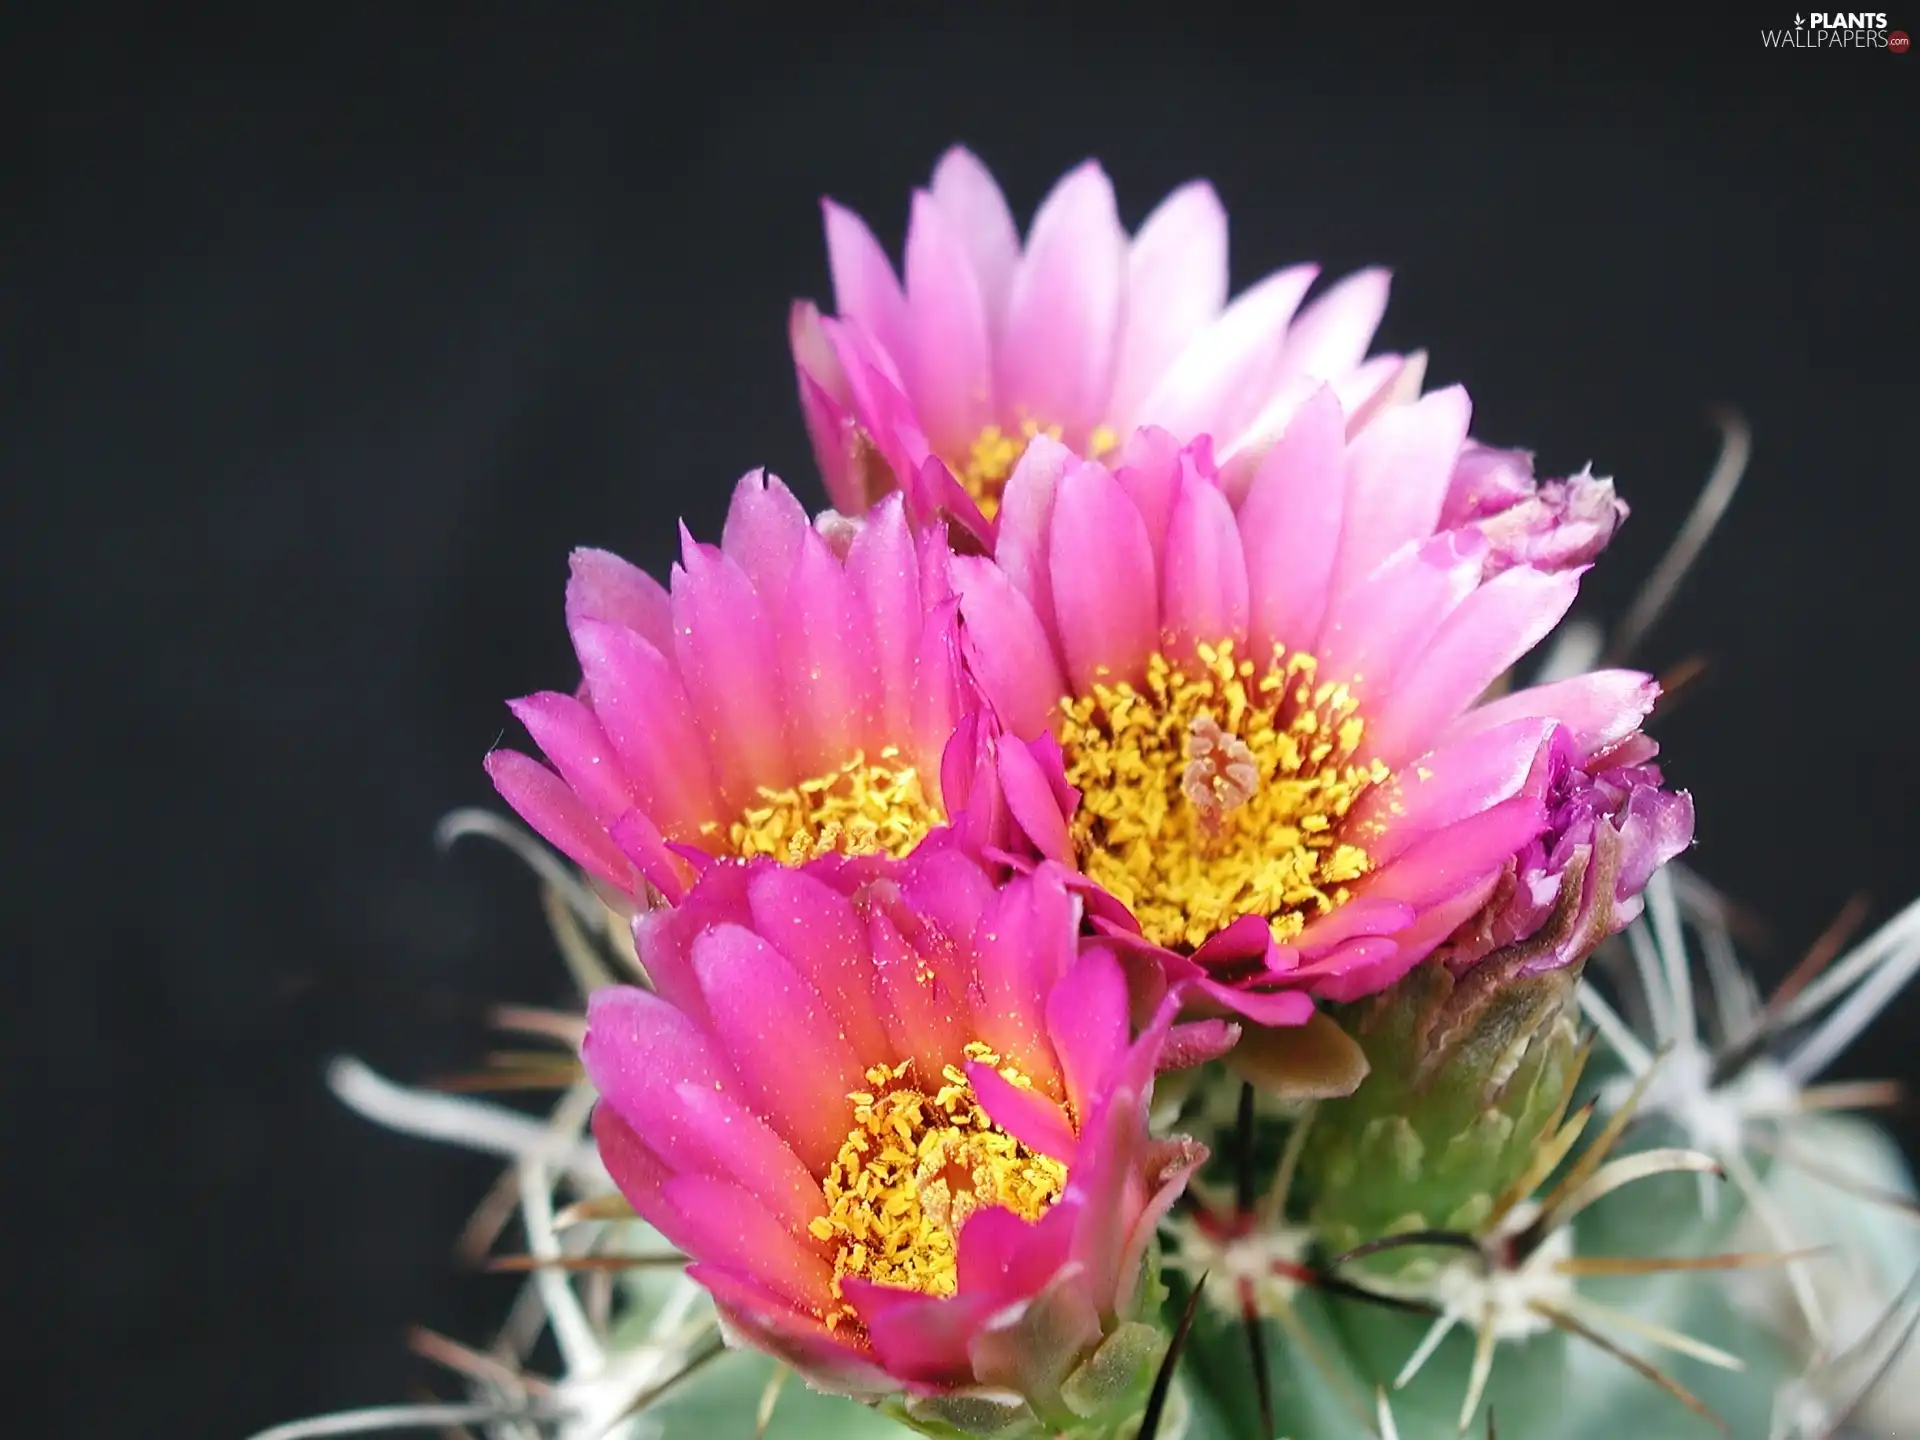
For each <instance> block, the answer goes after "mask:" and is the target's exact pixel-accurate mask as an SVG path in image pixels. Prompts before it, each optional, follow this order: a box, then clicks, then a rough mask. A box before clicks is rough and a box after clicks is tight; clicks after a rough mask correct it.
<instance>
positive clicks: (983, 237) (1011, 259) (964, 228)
mask: <svg viewBox="0 0 1920 1440" xmlns="http://www.w3.org/2000/svg"><path fill="white" fill-rule="evenodd" d="M932 188H933V198H934V201H935V203H937V204H938V205H939V207H940V213H941V214H942V215H943V216H944V217H945V219H946V222H947V225H948V227H949V228H950V229H951V231H952V232H953V234H954V235H955V236H956V237H957V238H958V240H959V242H960V244H961V246H962V247H963V248H964V249H965V250H966V253H967V258H968V260H969V261H971V262H972V265H973V274H974V280H975V282H976V283H977V284H978V286H979V288H980V306H981V309H982V311H983V312H984V313H985V315H986V319H987V335H988V338H989V339H992V338H994V337H997V336H998V335H999V333H1000V330H1001V327H1002V326H1003V325H1004V323H1005V320H1006V313H1007V301H1008V298H1009V297H1010V296H1011V294H1012V292H1013V275H1014V271H1015V269H1016V268H1017V267H1018V266H1019V264H1020V232H1019V230H1018V229H1016V228H1015V226H1014V223H1013V212H1012V211H1011V210H1009V209H1008V208H1007V197H1006V196H1004V195H1002V194H1001V193H1000V187H999V186H998V185H997V184H995V183H994V179H993V176H992V174H991V173H990V172H989V171H988V170H987V167H986V166H985V165H983V164H982V163H981V162H980V159H979V157H978V156H976V155H974V154H973V152H972V151H970V150H968V149H966V148H965V147H963V146H959V145H955V146H954V147H953V148H952V149H950V150H948V151H947V153H946V154H944V155H942V156H941V157H940V163H939V164H937V165H935V166H934V167H933V187H932ZM909 263H911V262H909Z"/></svg>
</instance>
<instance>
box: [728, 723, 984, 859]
mask: <svg viewBox="0 0 1920 1440" xmlns="http://www.w3.org/2000/svg"><path fill="white" fill-rule="evenodd" d="M900 758H901V757H900V750H899V747H897V746H894V745H889V746H887V747H886V748H885V749H883V750H882V751H881V752H880V758H879V759H878V760H876V761H872V762H869V761H868V760H867V757H866V755H865V753H864V752H861V751H857V750H856V751H855V752H854V755H853V758H852V759H851V760H849V761H847V763H846V764H844V765H842V766H841V767H840V768H839V769H838V770H831V771H829V772H827V773H826V774H825V775H821V776H818V777H816V778H815V779H812V780H802V781H801V782H800V783H799V784H798V785H795V786H793V787H792V788H791V789H787V790H770V789H767V788H766V787H764V786H763V787H761V790H760V801H759V803H758V804H757V805H752V806H749V807H748V808H747V810H746V811H744V812H743V813H742V814H741V816H740V818H739V819H738V820H736V821H734V822H733V824H732V825H731V826H730V827H729V828H728V830H727V844H728V845H729V846H730V847H731V849H732V850H733V852H734V854H736V855H738V856H739V857H740V858H741V859H742V860H750V859H752V858H753V857H754V856H755V855H771V856H773V858H774V859H776V860H779V861H782V862H783V863H785V864H788V865H799V864H803V863H805V862H806V861H808V860H817V859H819V858H820V857H821V856H822V855H875V854H883V853H884V854H887V855H891V856H893V857H895V858H896V859H900V858H903V857H905V856H906V855H907V854H908V853H909V852H910V851H911V850H912V849H913V847H914V846H916V845H918V844H919V843H920V841H921V840H922V839H924V838H925V836H926V833H927V832H928V831H929V830H931V829H933V828H934V826H936V825H940V824H943V823H944V822H945V820H946V817H945V815H943V814H942V813H941V810H940V806H939V804H938V803H937V802H936V801H934V800H933V799H931V798H929V797H928V795H927V793H926V790H925V789H924V787H923V786H922V785H921V783H920V772H919V771H918V770H916V769H915V768H914V767H913V766H911V765H903V764H901V763H900ZM718 829H719V826H718V825H717V824H715V825H711V826H709V827H708V833H709V834H711V833H713V832H716V831H717V830H718Z"/></svg>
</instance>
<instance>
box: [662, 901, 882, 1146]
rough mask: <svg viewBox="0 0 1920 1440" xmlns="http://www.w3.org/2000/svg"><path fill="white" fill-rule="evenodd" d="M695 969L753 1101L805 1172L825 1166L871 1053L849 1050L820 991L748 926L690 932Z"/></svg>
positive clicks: (723, 1040)
mask: <svg viewBox="0 0 1920 1440" xmlns="http://www.w3.org/2000/svg"><path fill="white" fill-rule="evenodd" d="M693 969H694V973H695V974H696V975H697V976H698V977H699V980H700V993H701V995H702V996H703V997H704V998H705V1000H706V1003H707V1008H708V1010H709V1011H710V1012H711V1013H712V1017H713V1028H714V1033H715V1035H716V1036H717V1037H718V1039H719V1041H720V1044H721V1046H722V1047H723V1048H724V1049H725V1051H726V1054H727V1058H728V1059H729V1060H731V1061H732V1062H733V1067H734V1069H735V1070H736V1071H737V1072H738V1073H739V1076H740V1080H741V1083H742V1084H743V1085H744V1086H745V1087H746V1089H747V1093H748V1094H749V1095H751V1096H752V1097H753V1100H754V1108H755V1109H756V1110H758V1111H759V1112H760V1113H761V1114H762V1115H764V1116H766V1118H767V1120H768V1121H769V1122H770V1123H771V1124H772V1125H773V1127H774V1129H775V1130H777V1131H778V1132H779V1133H780V1135H781V1136H782V1137H783V1138H784V1139H785V1140H786V1142H787V1143H788V1144H789V1145H791V1146H792V1147H793V1149H794V1153H795V1154H797V1155H799V1157H800V1159H801V1162H802V1163H803V1164H804V1165H806V1167H807V1168H808V1169H809V1170H810V1171H812V1172H813V1173H814V1174H816V1175H821V1174H824V1173H826V1168H827V1166H828V1164H829V1163H831V1161H832V1160H833V1157H834V1155H835V1154H836V1153H838V1151H839V1149H840V1146H841V1145H842V1143H844V1142H845V1140H846V1138H847V1130H848V1128H849V1126H850V1125H851V1124H852V1118H851V1107H850V1106H849V1104H848V1101H847V1096H848V1095H850V1094H851V1093H852V1092H854V1091H855V1090H858V1089H859V1088H861V1079H862V1075H863V1072H864V1071H865V1068H866V1066H867V1065H869V1064H872V1063H873V1060H872V1059H871V1058H867V1059H865V1060H864V1061H863V1058H862V1057H860V1056H858V1055H856V1054H854V1052H853V1048H852V1047H851V1046H850V1045H849V1044H848V1043H847V1040H846V1037H845V1036H843V1035H842V1034H841V1033H840V1027H839V1025H838V1023H837V1022H836V1021H835V1020H834V1018H833V1012H832V1011H831V1010H830V1009H829V1008H828V1007H827V1004H826V1002H825V1001H823V1000H822V999H821V998H820V992H819V991H817V990H815V989H814V988H813V986H811V985H809V984H808V983H807V981H806V980H805V979H804V978H803V977H802V976H801V974H800V972H799V971H798V970H796V969H794V967H793V964H792V963H791V962H790V961H789V960H787V958H786V957H785V956H783V955H781V954H780V953H779V952H778V951H776V950H775V949H774V948H773V947H772V946H770V945H768V944H767V943H766V941H764V940H762V939H761V938H760V937H759V936H757V935H755V934H754V933H753V932H752V931H750V930H747V929H744V928H742V927H741V926H738V925H721V926H717V927H716V928H714V929H712V930H709V931H707V932H706V933H705V934H703V935H700V936H698V937H697V938H696V939H695V940H694V942H693Z"/></svg>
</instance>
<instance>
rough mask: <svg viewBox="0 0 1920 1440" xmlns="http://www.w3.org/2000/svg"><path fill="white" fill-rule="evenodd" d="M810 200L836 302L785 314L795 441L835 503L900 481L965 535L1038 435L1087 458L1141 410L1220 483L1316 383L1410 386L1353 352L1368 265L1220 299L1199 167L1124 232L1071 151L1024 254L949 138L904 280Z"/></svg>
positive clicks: (1368, 391)
mask: <svg viewBox="0 0 1920 1440" xmlns="http://www.w3.org/2000/svg"><path fill="white" fill-rule="evenodd" d="M825 209H826V230H827V250H828V255H829V259H830V261H831V266H832V272H833V288H834V297H835V304H836V306H837V308H838V311H839V315H838V317H837V318H824V317H822V316H821V314H820V313H819V311H818V310H817V309H816V308H815V307H814V306H813V305H812V304H810V303H807V302H801V303H799V304H797V305H796V306H795V307H794V310H793V315H792V321H791V327H790V328H791V340H792V345H793V354H794V362H795V365H796V367H797V369H798V373H799V382H800V397H801V405H802V409H803V410H804V412H805V415H806V419H807V426H808V429H809V431H810V433H811V435H812V437H813V443H814V449H815V453H816V454H817V456H818V458H819V462H820V467H821V472H822V474H823V475H824V476H825V479H826V484H827V492H828V494H829V496H830V497H831V499H832V501H833V503H834V505H835V506H837V507H838V508H839V509H840V510H842V511H844V512H845V513H847V514H857V513H858V512H860V511H862V510H864V509H865V508H866V507H867V506H868V505H870V504H872V503H873V501H874V500H875V499H877V498H878V497H879V496H880V495H881V494H884V493H886V492H887V491H888V490H890V489H893V488H895V486H899V487H901V488H904V489H905V490H906V491H907V494H908V503H909V512H910V514H911V515H913V517H914V518H916V519H917V520H926V519H930V518H932V517H935V516H946V517H948V518H949V519H950V520H951V521H952V523H953V524H954V525H956V526H957V527H958V529H959V530H960V531H961V532H966V533H971V534H972V535H973V536H974V537H976V538H977V539H978V540H979V541H981V542H983V543H984V542H985V541H986V539H987V538H988V536H989V535H990V533H991V528H992V521H993V519H994V518H995V516H996V515H997V513H998V511H999V507H1000V497H1001V492H1002V488H1003V486H1004V485H1005V482H1006V480H1007V477H1008V476H1009V475H1010V474H1011V473H1012V472H1013V469H1014V465H1015V463H1016V462H1017V461H1018V460H1019V458H1020V455H1021V453H1022V452H1023V450H1024V449H1025V447H1026V445H1027V444H1028V442H1029V441H1030V440H1031V439H1033V437H1035V436H1036V435H1047V436H1050V437H1052V438H1054V439H1056V440H1058V441H1060V442H1061V443H1063V444H1065V445H1066V446H1067V447H1068V448H1069V449H1071V450H1073V451H1074V452H1075V453H1077V454H1080V455H1083V456H1086V457H1088V458H1090V459H1099V458H1102V457H1104V456H1107V455H1109V454H1111V453H1112V451H1113V450H1114V448H1115V447H1116V446H1117V445H1118V443H1119V441H1120V439H1121V437H1123V436H1126V435H1129V434H1131V433H1132V432H1133V430H1134V429H1135V428H1136V427H1138V426H1140V425H1156V426H1159V427H1161V428H1163V429H1166V430H1169V431H1171V432H1172V433H1174V434H1176V435H1182V436H1194V435H1202V434H1205V435H1211V436H1213V437H1214V440H1215V442H1216V449H1217V450H1218V452H1219V455H1220V457H1221V466H1222V472H1223V475H1224V477H1225V481H1226V483H1227V485H1228V487H1229V488H1230V489H1231V488H1233V487H1234V486H1236V485H1237V484H1239V483H1240V482H1242V481H1244V479H1245V478H1247V477H1248V476H1249V475H1250V474H1251V472H1252V468H1253V466H1254V465H1255V464H1257V463H1258V460H1259V456H1260V455H1261V454H1262V453H1263V452H1264V451H1265V449H1266V448H1267V446H1269V445H1270V444H1271V443H1272V442H1273V440H1274V439H1276V438H1277V437H1278V436H1279V434H1280V432H1281V430H1282V429H1283V428H1284V427H1285V424H1286V421H1287V418H1288V416H1290V415H1291V414H1292V412H1293V410H1294V409H1295V408H1296V407H1297V406H1298V405H1299V403H1300V402H1301V401H1302V400H1304V399H1305V398H1306V397H1307V396H1308V395H1309V394H1311V393H1312V392H1313V390H1314V389H1315V388H1317V387H1318V385H1319V384H1320V383H1321V382H1323V381H1325V382H1329V383H1331V384H1333V386H1334V387H1335V389H1336V391H1337V392H1338V394H1339V395H1340V397H1341V399H1342V401H1343V402H1344V403H1345V406H1346V409H1347V412H1348V414H1349V416H1350V417H1352V419H1353V420H1354V421H1355V423H1356V424H1357V423H1359V422H1361V421H1362V420H1363V419H1364V418H1365V416H1366V415H1367V414H1368V413H1370V412H1371V411H1372V410H1373V409H1375V408H1376V407H1377V406H1379V405H1381V404H1384V403H1388V402H1389V401H1391V400H1392V399H1394V398H1396V397H1402V396H1404V395H1406V394H1408V393H1412V394H1417V393H1418V391H1419V384H1420V379H1419V373H1420V368H1421V367H1420V364H1419V363H1418V361H1417V360H1416V361H1411V362H1410V361H1409V360H1408V359H1406V358H1404V357H1401V356H1395V355H1382V356H1377V357H1375V358H1374V359H1372V360H1367V359H1366V353H1367V347H1368V346H1369V344H1371V342H1372V340H1373V334H1374V330H1375V328H1376V327H1377V326H1378V325H1379V323H1380V316H1381V313H1382V312H1383V311H1384V309H1385V308H1386V303H1387V274H1386V272H1385V271H1383V270H1362V271H1360V272H1358V273H1356V274H1354V275H1351V276H1348V277H1347V278H1346V279H1345V280H1343V281H1341V282H1340V283H1339V284H1337V285H1335V286H1333V287H1332V288H1331V289H1329V290H1328V291H1326V293H1325V294H1323V295H1321V296H1320V297H1319V298H1318V299H1317V300H1315V301H1314V302H1313V303H1312V304H1310V305H1308V306H1306V308H1305V309H1302V308H1301V301H1302V300H1303V299H1305V297H1306V294H1307V291H1308V290H1309V288H1310V287H1311V286H1312V284H1313V282H1314V279H1315V278H1316V276H1317V275H1318V270H1317V268H1316V267H1314V266H1312V265H1298V266H1294V267H1293V268H1291V269H1287V270H1282V271H1279V272H1278V273H1276V274H1274V275H1271V276H1269V277H1267V278H1266V279H1265V280H1263V281H1261V282H1260V283H1259V284H1257V285H1255V286H1254V287H1253V288H1252V289H1250V290H1248V291H1247V292H1246V293H1245V294H1243V295H1241V296H1240V297H1239V298H1238V299H1236V300H1235V301H1234V302H1233V303H1232V304H1231V305H1229V304H1228V303H1227V216H1226V211H1225V210H1224V209H1223V208H1222V206H1221V204H1220V198H1219V196H1218V195H1216V194H1215V193H1214V191H1213V188H1212V186H1210V185H1208V184H1206V183H1205V182H1204V181H1194V182H1192V183H1190V184H1187V185H1184V186H1182V187H1181V188H1180V189H1178V190H1175V191H1174V192H1173V193H1172V194H1171V195H1169V196H1167V198H1166V199H1165V200H1163V201H1162V202H1161V203H1160V205H1159V206H1158V208H1156V209H1155V210H1154V212H1153V213H1152V214H1151V215H1150V216H1148V217H1147V220H1146V222H1145V223H1144V224H1143V225H1142V226H1141V227H1140V229H1139V231H1138V232H1137V233H1136V234H1135V235H1134V236H1133V237H1132V239H1131V240H1129V238H1128V236H1127V233H1126V230H1125V229H1124V228H1123V227H1122V225H1121V223H1120V217H1119V214H1118V211H1117V209H1116V207H1115V203H1114V194H1113V186H1112V184H1111V183H1110V182H1109V181H1108V179H1107V177H1106V175H1105V173H1104V172H1102V170H1101V169H1100V167H1099V166H1098V165H1097V164H1095V163H1094V162H1093V161H1088V162H1086V163H1085V164H1083V165H1081V166H1079V167H1078V168H1077V169H1075V170H1072V171H1070V172H1068V173H1067V174H1066V175H1065V176H1064V177H1062V178H1061V180H1060V181H1059V183H1058V184H1056V185H1055V186H1054V188H1053V190H1052V192H1051V193H1050V194H1049V195H1048V196H1047V197H1046V198H1045V199H1044V200H1043V201H1041V203H1040V208H1039V210H1038V211H1037V212H1036V214H1035V216H1034V219H1033V225H1032V228H1031V229H1030V230H1029V231H1028V233H1027V238H1026V244H1025V246H1024V247H1023V246H1022V245H1021V242H1020V236H1019V234H1018V232H1017V231H1016V230H1015V228H1014V223H1013V216H1012V213H1011V212H1010V211H1009V209H1008V207H1007V202H1006V199H1005V198H1004V197H1003V196H1002V195H1001V193H1000V188H999V186H998V185H996V184H995V183H994V180H993V177H992V176H991V175H989V174H988V173H987V169H986V167H985V166H984V165H982V164H981V163H980V161H979V160H977V159H976V158H975V157H974V156H973V155H972V154H970V153H969V152H968V151H966V150H963V149H959V148H955V149H952V150H949V151H948V152H947V153H946V154H945V155H944V156H942V157H941V160H940V163H939V164H938V165H937V166H936V167H935V168H934V172H933V181H932V184H931V186H930V187H929V188H928V189H926V190H921V191H916V192H915V194H914V197H913V213H912V218H911V220H910V222H909V224H908V227H907V240H906V255H905V264H904V266H903V267H902V275H903V276H904V280H903V279H901V278H897V277H896V276H895V273H894V270H893V267H892V265H891V264H890V263H889V262H888V260H887V256H886V253H885V251H883V250H882V249H881V247H880V244H879V242H878V241H877V240H875V238H874V236H873V234H872V232H871V231H870V230H869V229H868V228H867V226H866V225H865V224H864V223H863V222H862V221H861V220H860V218H859V217H858V216H856V215H854V214H853V213H852V212H851V211H848V210H845V209H843V208H841V207H840V206H838V205H836V204H834V203H833V202H832V201H827V202H826V205H825ZM1363 362H1364V363H1363ZM959 538H960V537H959V536H958V535H956V540H958V539H959Z"/></svg>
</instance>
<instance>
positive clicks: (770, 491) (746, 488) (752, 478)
mask: <svg viewBox="0 0 1920 1440" xmlns="http://www.w3.org/2000/svg"><path fill="white" fill-rule="evenodd" d="M812 529H813V526H812V525H811V524H810V523H809V521H808V520H807V512H806V511H805V510H804V509H803V508H802V507H801V505H800V502H799V501H798V500H796V499H794V498H793V492H792V491H791V490H789V489H787V487H786V486H785V485H783V484H781V482H780V480H779V478H778V477H777V476H773V475H769V474H768V473H767V472H766V471H764V470H750V471H748V472H747V473H746V474H745V475H742V476H741V477H740V482H739V483H738V484H737V485H735V486H734V487H733V499H732V501H731V503H729V504H728V506H727V519H726V524H725V526H724V527H723V528H722V530H721V532H720V551H721V553H722V554H723V555H725V556H726V557H727V558H728V559H729V560H731V561H733V563H734V564H736V565H738V566H739V567H740V569H741V572H742V573H743V574H745V575H746V577H747V579H748V580H750V581H752V582H753V589H754V593H755V594H757V595H758V596H759V597H760V603H761V604H762V605H764V606H766V607H767V609H768V610H769V612H771V613H774V614H778V613H779V610H780V606H781V605H782V604H783V603H784V602H785V600H786V598H787V581H788V579H789V578H790V577H791V576H792V574H793V565H794V561H795V560H796V559H798V558H799V554H800V542H801V540H802V539H803V538H804V537H805V536H806V535H808V534H809V533H811V532H812Z"/></svg>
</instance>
